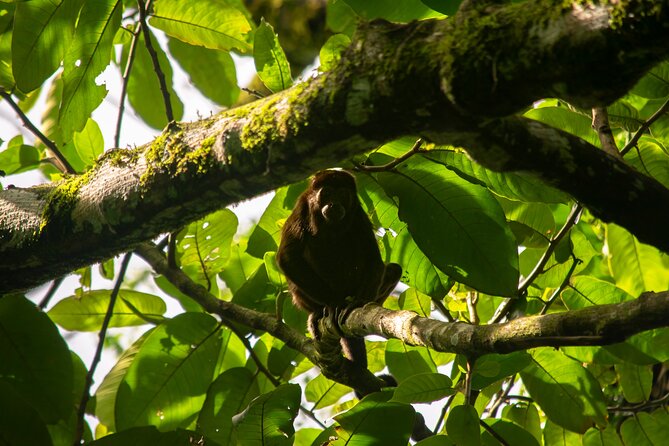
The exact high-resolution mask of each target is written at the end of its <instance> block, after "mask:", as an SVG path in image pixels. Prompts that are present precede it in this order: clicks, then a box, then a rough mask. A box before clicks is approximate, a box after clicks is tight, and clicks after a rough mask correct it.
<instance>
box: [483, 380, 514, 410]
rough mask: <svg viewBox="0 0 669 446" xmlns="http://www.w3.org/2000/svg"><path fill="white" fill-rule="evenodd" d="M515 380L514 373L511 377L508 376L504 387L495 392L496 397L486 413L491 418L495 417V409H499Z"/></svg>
mask: <svg viewBox="0 0 669 446" xmlns="http://www.w3.org/2000/svg"><path fill="white" fill-rule="evenodd" d="M515 380H516V376H515V375H513V376H511V378H509V382H508V383H507V385H506V387H504V388H503V389H502V390H500V391H499V392H497V395H498V397H497V399H496V400H495V402H494V403H493V405H492V406H491V407H490V409H489V410H488V415H490V417H491V418H495V417H496V416H497V409H499V406H501V405H502V402H503V401H504V399H505V398H506V397H507V395H508V394H509V392H510V391H511V388H512V387H513V383H514V382H515Z"/></svg>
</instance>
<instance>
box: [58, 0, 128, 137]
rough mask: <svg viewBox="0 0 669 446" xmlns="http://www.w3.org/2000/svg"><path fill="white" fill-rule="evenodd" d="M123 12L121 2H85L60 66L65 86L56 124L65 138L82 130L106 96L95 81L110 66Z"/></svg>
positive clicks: (108, 0) (104, 0) (117, 0)
mask: <svg viewBox="0 0 669 446" xmlns="http://www.w3.org/2000/svg"><path fill="white" fill-rule="evenodd" d="M122 9H123V2H122V1H121V0H97V1H95V2H84V7H83V8H82V9H81V13H80V15H79V20H78V21H77V29H76V31H75V32H74V38H73V40H72V45H70V48H69V50H68V51H67V52H66V54H65V59H64V63H63V81H64V82H65V84H64V87H63V100H62V103H61V106H60V115H59V122H60V125H61V126H62V128H63V132H64V133H65V135H66V137H67V136H69V135H71V134H72V132H75V131H79V130H81V129H83V128H84V125H85V124H86V121H87V120H88V118H89V117H90V116H91V113H92V112H93V110H95V109H96V108H97V106H98V105H100V103H101V102H102V99H103V98H104V97H105V96H106V95H107V89H106V88H105V87H104V86H102V85H98V84H97V83H96V81H95V78H96V77H98V75H99V74H100V73H102V71H103V70H104V69H105V68H106V67H107V65H108V64H109V61H110V58H111V50H112V43H113V41H114V35H115V34H116V31H117V30H118V27H119V25H120V23H121V11H122Z"/></svg>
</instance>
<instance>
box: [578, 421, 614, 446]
mask: <svg viewBox="0 0 669 446" xmlns="http://www.w3.org/2000/svg"><path fill="white" fill-rule="evenodd" d="M583 446H623V442H622V441H621V440H620V437H619V436H618V432H616V427H615V426H614V425H612V424H609V425H608V426H607V427H606V429H604V430H601V429H596V428H594V427H593V428H592V429H590V430H588V432H586V433H585V435H584V436H583Z"/></svg>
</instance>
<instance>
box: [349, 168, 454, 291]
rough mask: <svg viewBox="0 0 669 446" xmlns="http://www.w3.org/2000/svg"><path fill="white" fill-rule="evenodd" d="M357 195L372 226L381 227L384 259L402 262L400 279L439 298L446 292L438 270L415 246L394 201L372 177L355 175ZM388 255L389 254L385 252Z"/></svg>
mask: <svg viewBox="0 0 669 446" xmlns="http://www.w3.org/2000/svg"><path fill="white" fill-rule="evenodd" d="M357 180H358V194H359V195H360V198H361V202H362V206H363V208H364V209H365V210H366V211H367V214H368V215H369V216H370V217H371V220H372V223H373V225H374V226H380V227H381V228H383V229H384V231H383V237H382V238H381V248H382V249H383V250H384V252H385V260H386V261H387V262H396V263H399V264H400V265H402V269H403V274H402V282H403V283H405V284H406V285H409V286H411V287H414V288H416V289H417V290H419V291H420V292H422V293H425V294H427V295H428V296H432V297H437V298H441V297H443V296H444V294H445V293H446V290H445V289H444V286H443V285H442V280H441V277H440V273H439V271H438V270H437V268H436V267H435V265H434V264H433V263H432V262H431V261H430V260H429V259H428V258H427V257H426V256H425V254H424V253H423V252H422V251H421V250H420V249H419V248H418V246H417V245H416V242H415V241H414V239H413V238H412V236H411V234H410V233H409V229H408V226H407V224H406V223H405V222H403V221H402V220H400V217H399V215H398V208H397V204H396V203H395V202H393V201H392V200H390V199H389V198H388V196H387V195H386V193H385V192H384V190H383V189H382V188H381V186H380V185H379V183H378V182H377V181H376V179H375V178H373V177H370V176H362V175H361V176H358V178H357ZM388 254H390V255H388Z"/></svg>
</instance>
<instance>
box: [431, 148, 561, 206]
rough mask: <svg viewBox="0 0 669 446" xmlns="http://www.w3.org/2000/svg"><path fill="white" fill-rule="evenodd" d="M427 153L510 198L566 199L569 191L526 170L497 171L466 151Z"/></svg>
mask: <svg viewBox="0 0 669 446" xmlns="http://www.w3.org/2000/svg"><path fill="white" fill-rule="evenodd" d="M423 156H424V157H426V158H428V159H431V160H434V161H435V162H438V163H440V164H443V165H444V166H445V167H446V168H447V169H450V170H452V171H453V172H455V173H457V174H458V175H460V176H461V177H462V178H463V179H464V180H467V181H469V182H470V183H481V184H484V185H485V186H486V187H487V188H488V189H490V190H491V191H492V192H494V193H495V194H497V195H499V196H500V197H504V198H508V199H509V200H517V201H537V202H542V203H566V202H567V201H568V200H569V197H568V196H567V194H565V193H564V192H562V191H559V190H557V189H554V188H552V187H550V186H548V185H546V184H544V183H543V182H542V181H541V180H540V179H539V178H537V177H536V176H534V175H532V174H529V173H524V172H494V171H492V170H489V169H486V168H485V167H483V166H481V165H480V164H478V163H476V162H474V161H472V160H471V158H469V157H468V156H467V155H466V154H464V153H461V152H456V151H454V150H435V151H430V152H428V153H426V154H424V155H423Z"/></svg>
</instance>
